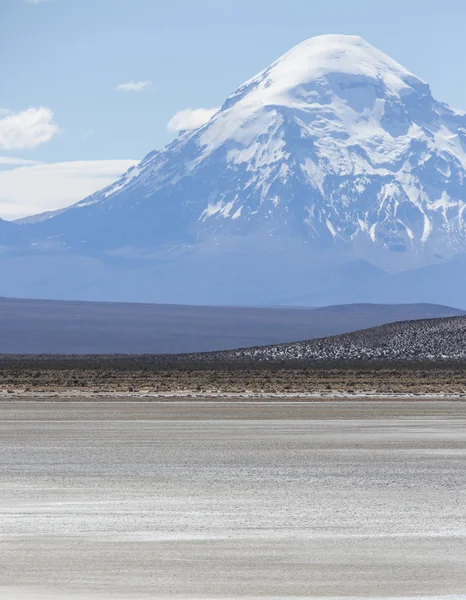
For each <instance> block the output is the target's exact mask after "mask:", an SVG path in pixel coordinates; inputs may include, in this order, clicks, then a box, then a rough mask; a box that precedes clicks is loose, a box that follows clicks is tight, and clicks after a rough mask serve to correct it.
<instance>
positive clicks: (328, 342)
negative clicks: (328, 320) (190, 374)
mask: <svg viewBox="0 0 466 600" xmlns="http://www.w3.org/2000/svg"><path fill="white" fill-rule="evenodd" d="M204 356H205V357H206V358H207V357H210V358H212V359H222V360H232V361H235V360H260V361H289V360H290V361H291V360H306V361H310V362H316V361H359V360H361V361H366V360H374V361H400V360H401V361H413V360H427V361H434V360H435V361H437V360H464V359H466V317H464V316H460V317H448V318H444V319H425V320H420V321H402V322H398V323H391V324H388V325H381V326H380V327H374V328H371V329H363V330H361V331H356V332H354V333H347V334H343V335H337V336H332V337H327V338H321V339H317V340H309V341H304V342H296V343H293V344H281V345H276V346H265V347H262V348H248V349H241V350H233V351H230V352H219V353H214V354H211V355H204Z"/></svg>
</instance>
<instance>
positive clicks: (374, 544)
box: [0, 400, 466, 600]
mask: <svg viewBox="0 0 466 600" xmlns="http://www.w3.org/2000/svg"><path fill="white" fill-rule="evenodd" d="M465 556H466V403H463V402H458V401H457V402H447V401H444V402H420V401H417V402H396V401H384V402H383V403H380V402H370V401H367V400H366V401H365V402H361V403H358V402H355V401H351V402H344V401H340V402H337V403H332V402H312V403H303V402H300V403H296V404H294V403H290V402H288V403H286V404H281V403H279V402H275V403H273V404H266V403H260V404H259V403H258V404H255V403H241V402H237V403H232V404H228V403H225V402H223V403H215V402H209V403H201V402H196V403H195V405H193V404H192V403H189V402H174V403H163V402H160V403H143V402H140V403H136V404H133V403H131V402H102V401H101V402H88V403H86V402H80V403H73V402H68V403H55V402H45V401H41V402H40V403H35V402H32V401H28V402H3V403H0V598H2V600H3V599H5V600H7V599H8V600H19V599H21V600H23V599H24V600H39V599H44V600H45V599H49V598H51V599H54V600H56V599H57V598H63V599H68V598H69V599H70V600H71V599H77V598H79V599H86V600H88V599H89V600H90V599H93V600H94V599H95V600H104V599H105V600H109V599H113V598H120V599H123V598H124V599H126V600H130V599H140V600H147V599H149V598H152V599H153V598H202V599H210V598H229V599H232V598H276V599H278V598H280V599H287V598H289V599H291V598H324V597H325V598H339V597H340V598H341V597H345V598H346V597H353V598H371V599H374V598H394V597H404V598H419V599H420V598H423V599H424V598H431V597H432V598H440V597H442V598H444V597H449V598H452V599H453V598H455V599H460V598H461V599H466V595H464V594H465V590H466V559H465V558H464V557H465Z"/></svg>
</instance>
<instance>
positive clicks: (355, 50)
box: [226, 35, 426, 107]
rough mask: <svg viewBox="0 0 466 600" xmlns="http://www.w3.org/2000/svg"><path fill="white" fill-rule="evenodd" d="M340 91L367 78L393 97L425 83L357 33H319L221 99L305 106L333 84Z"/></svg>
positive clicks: (247, 104)
mask: <svg viewBox="0 0 466 600" xmlns="http://www.w3.org/2000/svg"><path fill="white" fill-rule="evenodd" d="M335 76H337V77H338V79H339V81H337V82H335V83H337V85H339V86H340V88H341V89H343V87H344V84H345V82H346V84H347V87H358V82H359V84H360V85H363V83H364V82H365V83H366V84H368V83H369V82H370V83H371V84H372V85H374V86H384V88H385V91H386V92H388V93H390V94H392V95H397V96H399V95H402V94H409V93H411V92H412V91H413V87H415V88H418V87H419V86H425V85H426V84H425V83H424V82H423V81H422V80H420V79H419V78H417V77H415V76H414V75H413V74H412V73H410V72H409V71H407V70H406V69H405V68H403V67H402V66H401V65H399V64H398V63H397V62H395V61H394V60H392V59H391V58H390V57H389V56H387V55H386V54H384V53H383V52H381V51H380V50H377V48H374V47H373V46H371V45H370V44H368V43H367V42H366V41H365V40H364V39H363V38H361V37H359V36H356V35H321V36H317V37H313V38H310V39H308V40H306V41H304V42H302V43H301V44H298V45H297V46H295V47H294V48H292V49H291V50H290V51H289V52H287V53H286V54H285V55H283V56H282V57H281V58H279V59H278V60H277V61H275V62H274V63H273V64H272V65H271V66H270V67H268V68H266V69H264V70H263V71H262V72H260V73H259V74H258V75H256V76H255V77H253V78H252V79H250V80H249V81H247V82H246V83H244V84H243V85H242V86H241V87H240V88H239V89H238V91H237V92H235V94H233V95H232V96H231V97H230V98H229V99H228V100H227V102H226V106H231V105H232V104H233V103H238V102H241V103H243V104H244V105H246V106H254V105H255V106H265V105H267V104H270V105H272V104H278V105H283V106H289V107H305V106H306V105H309V104H312V103H313V101H314V100H315V99H317V98H318V92H319V91H322V88H323V87H324V86H328V84H329V83H330V84H331V83H332V82H331V79H332V78H335Z"/></svg>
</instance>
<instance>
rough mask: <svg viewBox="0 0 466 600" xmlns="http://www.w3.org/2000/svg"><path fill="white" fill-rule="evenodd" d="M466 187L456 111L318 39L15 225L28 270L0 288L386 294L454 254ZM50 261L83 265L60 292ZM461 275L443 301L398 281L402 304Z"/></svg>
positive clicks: (245, 300) (357, 42) (229, 295)
mask: <svg viewBox="0 0 466 600" xmlns="http://www.w3.org/2000/svg"><path fill="white" fill-rule="evenodd" d="M465 182H466V113H463V112H461V111H456V110H454V109H451V108H449V107H448V106H447V105H446V104H443V103H441V102H438V101H436V100H435V99H434V98H433V97H432V94H431V91H430V88H429V86H428V84H426V83H425V82H424V81H422V80H421V79H419V78H417V77H416V76H415V75H413V74H412V73H410V72H409V71H407V70H406V69H404V68H403V67H401V65H399V64H398V63H396V62H395V61H393V60H392V59H390V58H389V57H388V56H386V55H385V54H383V53H382V52H380V51H379V50H377V49H375V48H374V47H373V46H371V45H370V44H368V43H367V42H365V41H364V40H363V39H362V38H360V37H358V36H342V35H328V36H319V37H317V38H311V39H310V40H306V41H305V42H303V43H301V44H299V45H298V46H296V47H295V48H293V49H291V50H290V51H289V52H288V53H286V54H285V55H284V56H283V57H281V58H279V59H278V60H277V61H275V62H274V63H272V65H270V66H269V67H267V68H266V69H264V70H263V71H261V72H260V73H259V74H258V75H256V76H254V77H253V78H251V79H250V80H248V81H246V82H245V83H244V84H243V85H242V86H240V87H239V88H238V90H236V91H235V92H234V93H233V94H231V95H230V97H229V98H228V99H227V100H226V101H225V103H224V104H223V106H222V107H221V109H220V110H219V111H218V112H217V113H216V114H215V115H214V116H213V117H212V118H211V119H210V120H209V121H208V122H207V123H206V124H204V125H203V126H201V127H199V128H198V129H195V130H193V131H190V132H186V133H184V134H182V135H180V136H179V137H178V138H176V139H175V140H174V141H173V142H172V143H171V144H169V145H168V146H167V147H166V148H165V149H164V150H160V151H153V152H151V153H149V154H148V155H147V156H146V157H145V158H144V159H143V160H142V161H141V163H140V164H139V165H137V166H136V167H133V168H132V169H130V170H129V171H128V172H127V173H125V174H124V175H123V176H122V177H121V178H120V179H119V180H118V181H117V182H115V183H114V184H112V185H111V186H108V187H107V188H105V189H104V190H101V191H99V192H97V193H96V194H93V195H92V196H90V197H88V198H86V199H84V200H82V201H81V202H78V203H77V204H76V205H74V206H72V207H70V208H68V209H65V210H63V211H60V213H59V214H52V215H50V214H49V215H47V218H44V219H42V220H40V219H35V222H25V223H23V224H21V225H20V226H19V227H20V228H21V240H20V241H19V247H16V248H15V247H14V248H13V250H12V253H13V255H14V256H16V255H17V254H18V252H19V253H20V254H21V253H22V255H24V256H27V258H28V261H21V260H16V263H15V268H16V269H19V273H23V274H24V275H23V277H22V280H21V283H20V285H16V286H15V285H12V286H10V287H8V285H7V284H6V283H5V282H3V284H2V285H3V288H2V286H1V285H0V293H6V294H7V295H21V296H23V295H31V294H33V295H37V294H38V293H40V292H39V288H43V287H45V288H46V289H47V287H48V288H49V289H50V290H52V292H51V293H52V294H53V296H54V297H57V296H58V297H60V298H63V297H64V294H65V293H70V292H72V293H73V294H74V295H75V297H77V298H83V299H106V300H114V299H119V300H138V299H140V300H145V301H147V300H150V301H157V302H167V301H168V302H176V303H179V302H181V303H192V302H194V303H214V304H225V303H226V304H228V303H234V304H237V303H241V304H263V303H268V304H282V303H293V300H292V298H294V297H295V298H307V302H308V303H309V304H315V303H318V304H330V303H341V302H347V301H366V300H370V301H371V300H372V301H373V300H374V297H373V285H374V283H377V285H380V289H381V290H383V293H391V292H392V291H393V289H394V286H393V283H396V281H397V279H396V275H397V274H398V273H400V272H403V271H411V270H419V269H422V268H430V267H432V266H435V265H440V266H442V265H448V264H449V263H450V261H452V260H458V257H459V260H460V262H461V260H462V256H463V254H464V253H465V252H466V236H465V232H466V230H465V223H464V214H463V213H464V208H465V207H466V194H465V189H466V187H465ZM0 234H1V231H0ZM7 246H8V244H7ZM31 257H32V259H31ZM31 260H32V264H33V269H30V272H28V271H27V265H25V264H24V263H25V262H31ZM51 263H55V265H57V264H58V263H60V266H59V267H56V268H58V269H59V271H60V273H61V272H62V271H63V269H65V268H67V269H68V270H69V269H72V270H80V271H81V272H84V271H87V270H89V269H91V271H92V273H91V274H90V275H85V276H84V278H83V279H82V281H81V285H80V288H79V289H76V286H73V285H72V286H71V288H66V287H65V285H60V283H59V282H58V281H57V280H58V279H60V277H58V278H56V279H55V281H52V280H51V276H50V274H49V272H48V271H47V265H50V264H51ZM61 265H62V266H61ZM49 270H50V269H49ZM31 272H32V274H31ZM351 272H354V274H355V275H354V277H353V278H351V277H349V276H348V275H347V273H351ZM448 272H449V271H448V268H446V270H445V273H447V275H446V276H445V277H447V276H448ZM35 273H37V275H36V274H35ZM1 275H2V265H1V264H0V276H1ZM418 275H419V273H418V274H417V276H418ZM392 276H395V278H393V277H392ZM419 276H420V277H422V272H421V273H420V275H419ZM426 277H427V280H428V279H429V276H426ZM3 279H5V278H4V277H3ZM63 279H64V281H67V280H68V279H69V278H68V277H67V275H66V273H64V274H63ZM96 281H98V283H96ZM48 282H49V283H48ZM148 282H152V285H149V283H148ZM199 285H201V286H202V287H203V289H204V292H202V291H201V290H198V289H196V290H194V288H196V287H199ZM455 285H456V286H457V288H458V289H457V291H455V295H454V296H453V297H452V299H451V300H448V299H447V298H445V297H440V298H437V297H436V296H435V294H437V293H438V290H437V289H435V286H433V285H431V286H430V287H429V286H428V285H427V284H426V283H425V281H424V280H423V283H422V285H420V289H423V287H427V294H426V291H425V290H423V291H422V293H420V294H419V295H418V296H416V291H415V290H412V292H413V294H412V295H411V296H409V297H406V291H405V290H404V289H402V286H401V285H400V286H399V287H398V288H397V292H396V294H398V295H397V296H396V298H395V301H435V302H439V301H440V302H441V303H445V301H446V303H449V302H452V303H456V304H458V299H459V298H463V300H462V302H463V303H464V297H465V296H464V292H465V291H466V290H465V286H462V287H461V284H460V283H459V282H455ZM128 289H133V290H134V294H135V296H134V297H130V298H128V297H127V295H126V294H128ZM65 290H66V291H65ZM137 290H139V291H137ZM76 294H77V295H76ZM138 294H139V295H138ZM42 295H43V293H42ZM46 295H50V293H49V294H46ZM381 299H382V300H383V299H384V298H383V296H382V297H381Z"/></svg>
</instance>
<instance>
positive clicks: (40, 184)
mask: <svg viewBox="0 0 466 600" xmlns="http://www.w3.org/2000/svg"><path fill="white" fill-rule="evenodd" d="M14 161H17V162H16V163H15V162H14ZM21 161H22V159H14V158H6V157H3V158H0V165H1V164H5V165H8V164H9V165H14V164H18V165H21V164H22V162H21ZM137 163H138V161H137V160H95V161H74V162H63V163H43V164H37V165H30V166H29V164H27V165H25V166H18V167H17V168H10V169H7V170H5V169H3V170H2V169H0V218H3V219H7V220H13V219H18V218H22V217H26V216H29V215H34V214H38V213H41V212H45V211H49V210H58V209H60V208H65V207H67V206H70V205H71V204H74V203H75V202H78V201H79V200H82V199H83V198H85V197H86V196H89V195H90V194H93V193H94V192H96V191H97V190H99V189H101V188H103V187H106V186H107V185H110V184H111V183H113V182H114V181H115V180H116V179H118V177H120V175H122V174H123V173H124V172H125V171H127V170H128V169H129V168H130V167H132V166H134V165H135V164H137Z"/></svg>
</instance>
